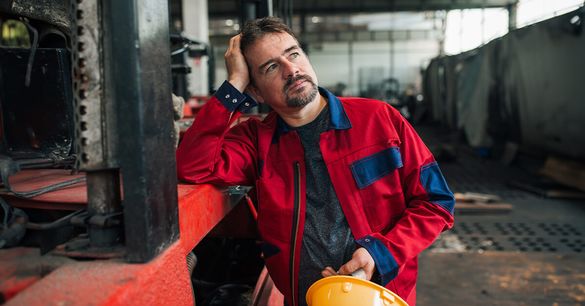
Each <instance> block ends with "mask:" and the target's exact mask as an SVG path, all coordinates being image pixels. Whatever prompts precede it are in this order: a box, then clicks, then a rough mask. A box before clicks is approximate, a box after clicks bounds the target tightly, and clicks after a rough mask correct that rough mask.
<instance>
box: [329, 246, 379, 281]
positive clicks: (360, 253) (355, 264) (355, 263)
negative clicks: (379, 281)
mask: <svg viewBox="0 0 585 306" xmlns="http://www.w3.org/2000/svg"><path fill="white" fill-rule="evenodd" d="M360 268H362V269H364V272H366V279H367V280H370V279H372V275H373V274H374V269H376V263H375V262H374V258H372V256H371V255H370V253H369V252H368V251H367V250H366V249H364V248H359V249H357V250H355V252H353V256H352V258H351V260H350V261H348V262H346V263H345V264H344V265H343V266H341V268H339V271H337V272H335V270H334V269H333V268H331V267H326V268H325V269H324V270H323V271H321V275H322V276H323V277H328V276H333V275H338V274H341V275H349V274H352V273H353V272H355V271H357V270H358V269H360Z"/></svg>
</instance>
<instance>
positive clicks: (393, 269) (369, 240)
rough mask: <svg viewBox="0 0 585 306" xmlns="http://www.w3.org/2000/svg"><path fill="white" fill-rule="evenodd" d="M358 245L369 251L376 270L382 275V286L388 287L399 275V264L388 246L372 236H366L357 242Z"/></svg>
mask: <svg viewBox="0 0 585 306" xmlns="http://www.w3.org/2000/svg"><path fill="white" fill-rule="evenodd" d="M356 243H357V244H359V245H360V246H361V247H363V248H365V249H366V250H368V253H370V255H371V256H372V258H373V259H374V262H375V263H376V270H377V271H378V273H379V275H380V285H382V286H386V284H388V283H389V282H390V281H391V280H392V279H394V278H395V277H396V275H397V274H398V263H397V262H396V259H394V256H392V254H391V253H390V251H388V249H387V248H386V246H385V245H384V244H383V243H382V242H381V241H380V240H378V239H376V238H374V237H372V236H365V237H363V238H361V239H358V240H356Z"/></svg>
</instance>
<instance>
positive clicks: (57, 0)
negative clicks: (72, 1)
mask: <svg viewBox="0 0 585 306" xmlns="http://www.w3.org/2000/svg"><path fill="white" fill-rule="evenodd" d="M0 11H2V12H4V13H9V14H13V15H19V16H24V17H28V18H32V19H37V20H41V21H44V22H47V23H50V24H52V25H55V26H57V27H59V28H60V29H61V30H63V31H65V32H66V33H69V31H70V26H71V20H70V19H69V0H3V1H2V2H1V3H0Z"/></svg>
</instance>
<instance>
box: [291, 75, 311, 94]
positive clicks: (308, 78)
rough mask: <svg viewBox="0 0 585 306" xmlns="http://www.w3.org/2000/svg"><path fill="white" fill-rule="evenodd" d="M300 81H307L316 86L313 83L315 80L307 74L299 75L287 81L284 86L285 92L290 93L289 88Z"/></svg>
mask: <svg viewBox="0 0 585 306" xmlns="http://www.w3.org/2000/svg"><path fill="white" fill-rule="evenodd" d="M299 80H305V81H307V82H309V83H311V84H313V85H315V83H314V82H313V79H312V78H311V77H310V76H308V75H306V74H299V75H297V76H295V77H290V78H288V80H286V83H285V84H284V92H287V91H288V88H289V87H290V86H291V85H292V84H293V83H294V82H296V81H299Z"/></svg>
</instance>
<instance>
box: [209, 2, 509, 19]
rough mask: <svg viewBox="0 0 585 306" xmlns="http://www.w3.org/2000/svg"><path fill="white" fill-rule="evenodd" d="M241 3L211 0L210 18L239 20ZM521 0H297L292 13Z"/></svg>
mask: <svg viewBox="0 0 585 306" xmlns="http://www.w3.org/2000/svg"><path fill="white" fill-rule="evenodd" d="M239 2H240V0H213V1H209V16H210V18H221V17H226V18H227V17H232V18H233V17H237V16H239V12H238V7H239ZM517 2H518V0H296V1H294V3H293V13H294V14H299V15H338V14H358V13H382V12H399V11H441V10H456V9H472V8H497V7H501V8H504V7H507V6H509V5H512V4H515V3H517Z"/></svg>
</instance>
